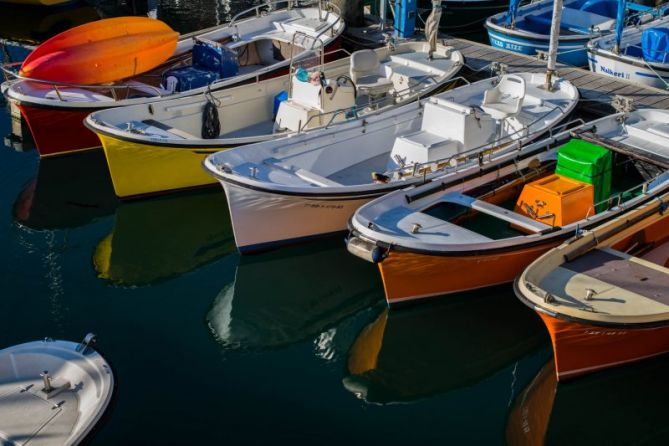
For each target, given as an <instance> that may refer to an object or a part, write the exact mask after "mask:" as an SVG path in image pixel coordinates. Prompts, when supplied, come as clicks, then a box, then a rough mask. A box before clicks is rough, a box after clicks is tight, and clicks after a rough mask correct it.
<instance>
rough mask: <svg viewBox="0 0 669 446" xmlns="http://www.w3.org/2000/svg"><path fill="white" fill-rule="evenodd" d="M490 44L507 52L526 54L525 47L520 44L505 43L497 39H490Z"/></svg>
mask: <svg viewBox="0 0 669 446" xmlns="http://www.w3.org/2000/svg"><path fill="white" fill-rule="evenodd" d="M490 42H491V43H492V44H493V45H494V46H496V47H497V48H504V49H506V50H511V51H518V52H524V49H525V47H523V46H522V45H518V44H515V43H510V42H503V41H501V40H499V39H495V38H494V37H491V38H490Z"/></svg>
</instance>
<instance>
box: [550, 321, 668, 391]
mask: <svg viewBox="0 0 669 446" xmlns="http://www.w3.org/2000/svg"><path fill="white" fill-rule="evenodd" d="M538 314H539V316H541V319H542V320H543V321H544V323H545V324H546V327H547V328H548V332H549V333H550V336H551V341H552V343H553V354H554V356H555V371H556V373H557V378H558V381H564V380H565V379H571V378H575V377H577V376H581V375H585V374H587V373H592V372H595V371H597V370H601V369H605V368H609V367H615V366H618V365H622V364H626V363H629V362H633V361H638V360H641V359H645V358H650V357H652V356H657V355H660V354H662V353H666V352H669V326H666V327H655V328H629V327H620V328H616V327H597V326H594V325H587V324H579V323H576V322H570V321H565V320H562V319H557V318H554V317H552V316H549V315H547V314H544V313H538Z"/></svg>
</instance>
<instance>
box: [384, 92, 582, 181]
mask: <svg viewBox="0 0 669 446" xmlns="http://www.w3.org/2000/svg"><path fill="white" fill-rule="evenodd" d="M556 110H562V107H560V106H559V105H558V106H555V107H553V108H551V109H550V110H548V111H547V112H545V113H543V114H542V115H541V116H539V117H538V118H536V119H535V120H534V121H532V122H531V123H529V124H527V125H525V126H523V127H522V128H521V129H518V130H516V131H515V132H512V133H509V134H507V135H505V136H504V137H501V138H497V139H495V140H494V141H493V142H492V143H489V144H484V145H481V146H478V147H475V148H473V149H469V150H467V151H465V152H461V153H457V154H453V155H451V156H449V157H446V158H440V159H437V160H432V161H427V162H424V163H415V164H412V165H410V166H404V167H399V168H397V169H393V170H390V171H386V172H385V175H389V176H392V175H393V174H397V175H398V176H399V177H400V178H402V177H407V176H412V177H415V176H426V175H427V174H430V173H436V172H440V173H444V174H449V173H454V172H458V170H459V169H460V168H465V166H466V167H467V168H468V167H469V164H468V163H466V161H471V160H474V159H477V160H478V162H479V163H480V164H482V163H483V162H484V161H485V160H486V157H487V159H488V161H490V160H491V159H492V157H493V156H494V155H495V154H498V153H499V152H500V150H502V149H505V153H507V154H508V153H514V152H520V151H521V150H522V149H523V148H524V145H523V143H522V139H523V138H534V137H537V136H540V135H542V134H544V133H546V132H548V135H549V137H548V138H547V139H546V145H547V146H548V145H550V144H551V143H552V142H553V140H554V139H555V138H556V134H564V133H565V132H568V131H570V130H573V129H574V128H576V127H579V126H582V125H583V124H584V121H583V120H582V119H580V118H577V119H573V120H571V121H568V122H566V123H564V124H560V125H558V126H555V127H553V128H551V129H548V130H546V129H539V130H536V131H534V132H531V133H526V132H527V130H528V129H529V128H531V127H532V126H533V125H535V124H536V123H538V122H540V121H542V120H543V119H544V118H545V117H546V116H548V115H550V114H551V113H553V112H555V111H556ZM516 137H517V138H516ZM514 143H515V144H516V147H515V149H514V148H512V147H511V146H512V145H513V144H514Z"/></svg>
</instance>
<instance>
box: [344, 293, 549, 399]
mask: <svg viewBox="0 0 669 446" xmlns="http://www.w3.org/2000/svg"><path fill="white" fill-rule="evenodd" d="M494 292H495V294H494V295H490V294H491V292H490V291H488V294H489V296H484V295H483V294H482V293H468V294H467V295H464V296H462V297H461V298H460V297H458V298H455V299H450V300H440V301H437V302H433V303H428V304H425V305H420V306H415V307H411V308H402V309H393V310H388V309H385V310H384V311H383V312H382V313H381V315H380V316H379V317H378V318H377V319H376V320H375V321H374V322H372V323H371V324H369V325H368V326H367V327H365V328H364V329H363V330H362V332H361V333H360V335H359V336H358V338H357V339H356V341H355V342H354V343H353V345H352V346H351V349H350V351H349V358H348V373H349V375H348V376H347V377H345V378H344V381H343V382H344V387H346V389H348V390H349V391H350V392H352V393H354V394H355V395H356V396H358V397H359V398H361V399H364V400H365V401H367V402H369V403H380V404H386V403H392V402H406V401H413V400H416V399H419V398H421V397H427V396H431V395H434V394H437V393H442V392H446V391H450V390H454V389H456V388H459V387H462V386H466V385H471V384H474V383H476V382H478V381H480V380H482V379H484V378H485V377H488V376H490V375H493V374H494V373H495V372H497V371H498V370H500V369H503V368H505V367H506V366H508V365H510V364H512V363H513V362H515V361H517V360H519V359H520V358H521V357H523V356H524V355H526V354H527V353H529V352H532V351H534V350H538V349H539V347H540V346H542V345H545V344H546V343H547V342H548V337H547V336H546V335H545V333H544V332H543V327H542V326H541V325H540V324H538V323H537V320H536V318H533V317H532V314H531V313H529V312H527V311H525V309H523V308H521V307H519V306H518V305H516V304H515V302H513V300H514V299H513V296H511V295H510V294H509V292H508V291H506V290H501V289H499V291H498V290H495V291H494Z"/></svg>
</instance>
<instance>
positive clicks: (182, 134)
mask: <svg viewBox="0 0 669 446" xmlns="http://www.w3.org/2000/svg"><path fill="white" fill-rule="evenodd" d="M142 123H144V124H146V125H150V126H152V127H156V128H158V129H160V130H164V131H166V132H168V133H170V134H172V135H174V136H178V137H179V138H182V139H201V138H198V137H197V136H195V135H191V134H190V133H188V132H184V131H183V130H180V129H177V128H174V127H172V126H169V125H167V124H164V123H162V122H160V121H156V120H154V119H145V120H143V121H142Z"/></svg>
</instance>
